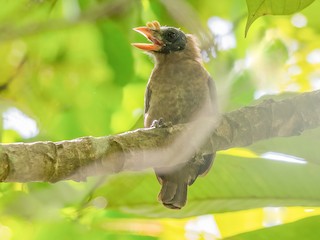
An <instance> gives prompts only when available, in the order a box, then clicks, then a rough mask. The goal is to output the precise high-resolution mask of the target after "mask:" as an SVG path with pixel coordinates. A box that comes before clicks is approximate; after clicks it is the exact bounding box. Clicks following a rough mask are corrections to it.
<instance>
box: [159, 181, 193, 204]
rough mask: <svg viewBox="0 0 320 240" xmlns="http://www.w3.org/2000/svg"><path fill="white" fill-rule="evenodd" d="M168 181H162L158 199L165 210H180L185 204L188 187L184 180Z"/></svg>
mask: <svg viewBox="0 0 320 240" xmlns="http://www.w3.org/2000/svg"><path fill="white" fill-rule="evenodd" d="M170 180H171V179H168V180H166V179H162V188H161V191H160V193H159V196H158V199H159V201H161V202H162V203H163V205H164V206H165V207H167V208H171V209H181V208H182V207H183V206H184V205H185V204H186V202H187V187H188V185H187V183H186V182H184V179H180V180H178V181H170ZM176 180H177V179H176Z"/></svg>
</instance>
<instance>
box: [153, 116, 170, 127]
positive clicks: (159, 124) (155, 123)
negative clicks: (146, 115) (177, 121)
mask: <svg viewBox="0 0 320 240" xmlns="http://www.w3.org/2000/svg"><path fill="white" fill-rule="evenodd" d="M151 127H153V128H167V127H172V123H171V122H165V121H164V120H163V118H159V119H158V120H153V122H152V124H151Z"/></svg>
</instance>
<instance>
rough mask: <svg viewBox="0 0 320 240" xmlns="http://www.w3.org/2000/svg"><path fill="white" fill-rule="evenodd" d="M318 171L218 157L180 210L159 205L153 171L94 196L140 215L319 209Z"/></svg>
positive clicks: (115, 182) (121, 178)
mask: <svg viewBox="0 0 320 240" xmlns="http://www.w3.org/2000/svg"><path fill="white" fill-rule="evenodd" d="M319 172H320V166H319V165H318V164H312V163H308V164H295V163H287V162H278V161H271V160H266V159H260V158H241V157H233V156H229V155H222V154H221V155H219V156H218V157H217V159H216V160H215V163H214V164H213V168H212V169H211V171H210V173H209V174H208V175H207V176H205V177H202V178H198V179H197V181H196V182H195V183H194V184H193V185H192V186H191V187H189V191H188V202H187V205H186V206H185V207H184V208H183V209H182V210H180V211H172V210H169V209H166V208H165V207H163V206H162V204H161V203H159V202H158V201H157V195H158V192H159V190H160V185H159V183H158V182H157V180H156V178H155V176H154V174H153V173H150V174H132V173H131V174H130V173H126V174H120V175H118V176H114V177H112V178H111V179H110V180H109V181H108V183H107V184H106V185H105V186H104V187H102V188H101V189H99V190H98V191H97V192H96V193H95V194H96V196H104V197H105V198H106V200H107V202H108V207H109V209H113V210H120V211H123V212H126V213H132V214H137V215H140V216H144V217H178V218H181V217H188V216H194V215H202V214H208V213H216V212H229V211H237V210H243V209H251V208H259V207H265V206H319V200H320V190H319V188H318V185H316V184H314V183H315V182H319V181H320V174H319ZM306 176H308V177H306ZM293 183H294V184H293ZM108 207H107V208H108Z"/></svg>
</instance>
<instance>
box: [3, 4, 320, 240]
mask: <svg viewBox="0 0 320 240" xmlns="http://www.w3.org/2000/svg"><path fill="white" fill-rule="evenodd" d="M311 2H313V1H307V0H306V1H303V0H300V1H293V2H292V3H289V1H284V0H281V1H277V3H278V4H279V6H278V5H277V4H276V5H273V6H274V8H269V7H268V6H270V5H268V4H273V3H274V1H272V0H270V1H264V3H265V4H266V5H264V6H263V7H264V8H260V9H258V10H259V11H258V10H257V8H254V6H257V4H259V3H261V1H259V0H250V1H249V0H248V1H247V4H248V6H247V5H246V4H245V2H243V1H237V0H232V1H224V2H223V1H219V2H218V1H212V0H204V1H201V2H199V1H196V0H186V1H183V0H179V1H166V0H134V1H130V0H118V1H117V0H104V1H103V0H42V1H40V0H25V1H5V0H0V3H1V6H2V7H1V8H0V30H1V31H0V56H1V60H2V61H1V65H0V97H1V98H0V106H1V108H0V109H1V113H2V116H3V117H2V119H1V120H2V124H1V139H2V142H18V141H25V142H32V141H39V140H50V141H59V140H64V139H73V138H76V137H80V136H86V135H93V136H103V135H109V134H116V133H119V132H123V131H127V130H130V129H132V128H138V127H142V121H141V116H142V113H143V98H144V91H145V85H146V82H147V80H148V77H149V75H150V72H151V70H152V67H153V63H152V59H151V58H150V57H149V56H148V55H146V54H143V53H141V52H140V51H139V50H137V49H133V48H132V47H131V45H130V44H131V43H132V42H140V41H145V39H144V38H143V37H141V36H140V35H138V34H135V33H134V31H132V28H133V27H136V26H141V25H144V24H145V23H146V22H148V21H151V20H158V21H159V22H160V23H162V24H163V25H174V26H178V27H181V28H182V29H183V30H184V31H186V32H188V33H193V32H201V33H204V34H203V35H202V37H203V36H206V34H208V33H209V34H210V35H211V37H213V38H214V39H215V42H211V47H212V49H215V50H216V52H210V51H208V52H207V53H203V54H204V56H206V59H207V61H206V67H207V69H208V71H209V72H210V73H211V75H212V76H213V78H214V79H215V81H216V85H217V88H218V94H219V104H220V105H221V109H222V111H231V110H234V109H237V108H240V107H242V106H246V105H250V104H253V103H254V102H255V101H257V100H258V98H259V97H261V96H264V97H266V96H268V98H270V97H272V98H275V99H281V98H283V97H286V96H287V95H288V93H287V91H290V92H294V93H290V94H298V93H299V92H303V91H311V90H315V89H319V88H320V80H319V79H320V71H319V66H320V60H319V59H320V50H319V49H320V25H319V23H318V9H319V7H320V3H319V1H315V2H314V3H313V4H311V5H310V6H309V7H308V8H306V9H304V10H303V11H302V12H301V13H298V14H294V15H291V16H277V17H274V16H267V17H264V18H260V19H259V20H258V21H256V22H255V24H253V25H252V26H251V28H250V32H249V35H248V36H247V37H246V38H245V37H244V33H245V29H246V24H247V23H246V20H247V19H246V17H245V16H246V14H247V8H248V9H249V25H250V24H251V23H252V22H253V21H254V20H255V19H256V18H257V17H259V16H261V15H263V14H265V13H267V14H269V15H274V14H276V15H278V14H289V13H290V14H291V13H294V12H296V11H300V10H302V9H303V8H304V7H306V6H307V5H309V4H310V3H311ZM283 4H284V5H283ZM299 4H300V5H299ZM283 6H285V7H283ZM172 9H175V10H174V11H172ZM176 9H178V10H179V11H177V10H176ZM261 9H262V10H263V9H264V10H267V12H265V11H261ZM189 13H191V14H192V15H188V14H189ZM252 13H254V14H255V18H254V19H253V18H251V20H250V14H252ZM190 16H196V18H192V19H191V18H190ZM210 19H211V20H212V21H213V22H214V23H215V25H214V26H213V25H210V24H212V21H209V20H210ZM250 21H251V22H250ZM228 26H229V27H230V26H231V27H230V29H229V27H228ZM195 28H197V29H195ZM209 29H210V30H211V31H209ZM202 40H203V39H202ZM202 43H203V42H202ZM212 53H213V54H212ZM215 55H216V57H214V56H215ZM270 94H276V95H270ZM258 101H259V100H258ZM12 109H17V110H19V112H18V113H20V115H19V114H18V115H19V116H18V117H13V116H12V115H10V114H12V112H13V111H10V110H12ZM16 112H17V111H16ZM26 117H28V119H29V120H28V122H27V121H26ZM30 122H31V123H35V124H36V128H35V127H34V125H32V124H31V123H30ZM31 128H33V131H31V130H30V129H31ZM25 131H27V132H25ZM318 139H319V129H318V130H315V131H308V132H306V133H304V134H303V135H302V136H299V137H292V138H286V139H282V138H277V139H271V140H266V141H261V142H259V143H255V144H253V145H252V146H250V147H249V148H246V149H230V150H228V151H224V152H221V153H219V154H218V156H217V158H216V160H215V161H216V163H215V164H214V166H213V169H212V171H211V172H210V173H209V175H208V176H206V177H205V178H201V179H198V181H197V182H196V183H195V184H194V186H192V187H191V188H190V191H189V200H188V204H187V206H186V208H185V209H183V210H181V211H169V210H168V209H165V208H164V207H163V206H162V205H161V204H160V203H158V202H157V200H156V198H157V193H158V190H159V188H160V187H159V184H158V182H157V180H156V178H155V177H154V174H153V172H152V171H151V170H150V171H147V172H143V173H121V174H118V175H116V176H112V177H108V178H107V179H104V178H92V179H89V180H88V182H86V183H75V182H70V181H66V182H60V183H56V184H48V183H28V184H20V183H2V184H1V185H0V211H1V214H0V239H1V240H2V239H3V240H9V239H10V240H11V239H12V240H20V239H24V240H29V239H30V240H31V239H32V240H33V239H36V240H41V239H212V238H213V237H216V238H218V237H220V238H221V239H223V238H225V237H230V239H260V236H270V239H271V238H281V239H292V231H293V230H295V229H304V230H305V229H309V232H313V233H314V234H316V233H317V231H318V230H317V229H316V228H315V223H317V222H318V221H319V219H318V218H319V217H318V216H316V217H311V216H314V215H319V214H320V210H319V208H317V207H319V204H318V202H319V200H320V191H319V189H318V187H317V184H316V183H317V182H319V179H318V178H319V174H318V173H319V171H320V169H319V161H320V159H319V157H318V156H319V150H318V145H319V144H318V143H319V140H318ZM266 152H276V153H281V154H287V155H290V156H293V157H296V158H297V159H303V160H304V161H305V164H295V163H292V162H291V163H288V162H276V161H270V160H267V159H265V158H263V154H264V153H266ZM297 205H302V206H304V207H303V208H296V207H294V206H297ZM270 206H272V207H281V208H279V209H280V210H279V209H278V208H275V209H276V210H277V209H278V210H279V212H277V215H276V216H273V215H272V216H271V217H270V212H271V213H272V211H274V209H268V208H267V209H266V208H265V207H270ZM290 206H291V207H290ZM212 214H213V215H212ZM200 215H207V216H200ZM306 217H308V218H306ZM175 218H179V219H175ZM302 218H306V219H304V220H300V221H297V220H299V219H302ZM203 219H206V220H205V221H206V222H205V223H204V222H203ZM268 221H269V222H271V225H272V224H273V225H277V224H280V223H284V224H283V225H281V226H276V227H270V228H264V227H265V226H269V225H266V224H265V223H266V222H268ZM294 221H297V222H294ZM206 226H207V227H206ZM230 226H232V227H230ZM297 234H298V233H297ZM301 236H302V235H301ZM310 236H311V237H310V239H315V238H312V237H313V236H315V235H311V234H310Z"/></svg>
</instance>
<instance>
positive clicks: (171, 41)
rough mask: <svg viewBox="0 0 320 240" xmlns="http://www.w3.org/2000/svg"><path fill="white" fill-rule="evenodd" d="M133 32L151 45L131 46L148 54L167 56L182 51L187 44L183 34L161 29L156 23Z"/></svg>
mask: <svg viewBox="0 0 320 240" xmlns="http://www.w3.org/2000/svg"><path fill="white" fill-rule="evenodd" d="M133 30H135V31H137V32H138V33H141V34H142V35H144V36H145V37H146V38H147V39H148V40H149V41H150V42H151V43H133V44H132V45H133V46H135V47H137V48H139V49H142V50H145V51H148V52H156V53H162V54H168V53H171V52H177V51H181V50H184V49H185V47H186V44H187V36H186V34H185V33H184V32H182V31H181V30H180V29H178V28H174V27H162V26H160V23H159V22H157V21H153V22H149V23H147V26H146V27H137V28H134V29H133Z"/></svg>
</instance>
